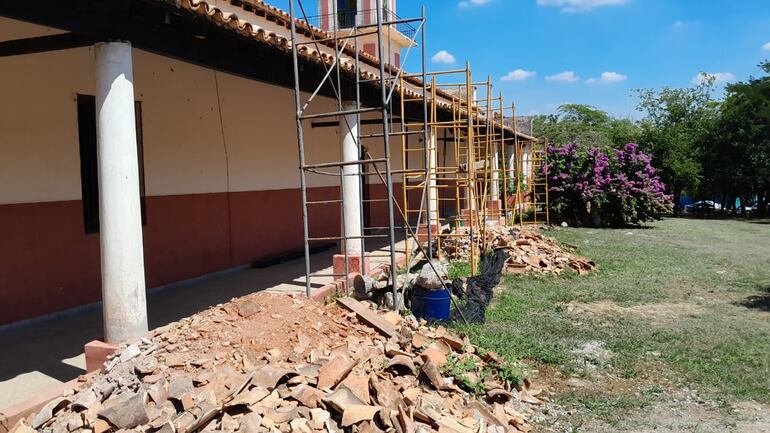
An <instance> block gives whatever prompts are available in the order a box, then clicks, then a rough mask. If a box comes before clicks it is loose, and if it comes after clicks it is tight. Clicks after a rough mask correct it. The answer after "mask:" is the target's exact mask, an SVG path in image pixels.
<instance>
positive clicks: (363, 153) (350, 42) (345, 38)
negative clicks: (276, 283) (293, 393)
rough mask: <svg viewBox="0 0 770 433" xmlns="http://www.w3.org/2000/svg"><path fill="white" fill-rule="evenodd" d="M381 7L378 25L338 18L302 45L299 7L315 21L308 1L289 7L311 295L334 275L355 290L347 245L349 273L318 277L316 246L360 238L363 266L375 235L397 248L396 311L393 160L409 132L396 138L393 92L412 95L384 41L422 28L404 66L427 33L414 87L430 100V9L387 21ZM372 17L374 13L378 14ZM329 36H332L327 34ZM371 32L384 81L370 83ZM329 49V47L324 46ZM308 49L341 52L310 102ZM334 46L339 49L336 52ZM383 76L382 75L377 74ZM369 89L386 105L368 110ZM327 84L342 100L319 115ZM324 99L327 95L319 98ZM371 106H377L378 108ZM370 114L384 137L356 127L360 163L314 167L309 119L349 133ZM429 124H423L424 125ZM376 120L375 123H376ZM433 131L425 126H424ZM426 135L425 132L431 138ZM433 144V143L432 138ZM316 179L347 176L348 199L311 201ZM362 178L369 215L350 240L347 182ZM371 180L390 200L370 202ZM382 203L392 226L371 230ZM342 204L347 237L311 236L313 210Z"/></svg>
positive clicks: (396, 300)
mask: <svg viewBox="0 0 770 433" xmlns="http://www.w3.org/2000/svg"><path fill="white" fill-rule="evenodd" d="M375 2H376V13H375V14H374V15H376V24H359V22H358V20H353V22H351V23H350V24H352V25H351V26H346V28H344V29H342V28H339V27H338V22H337V20H336V19H332V20H330V21H331V22H332V23H333V25H332V29H331V32H330V33H331V34H330V35H329V37H327V38H324V39H315V36H313V35H312V34H311V36H310V41H303V42H300V41H299V37H298V33H297V15H296V13H295V12H296V10H297V9H296V8H298V9H299V11H300V12H301V18H302V20H303V21H305V22H309V20H308V16H307V14H306V11H305V8H304V5H303V1H302V0H290V2H289V14H290V16H291V50H292V57H293V69H294V82H295V86H294V93H295V105H296V128H297V143H298V151H299V163H300V166H299V168H300V189H301V195H302V221H303V237H304V250H305V251H304V252H305V290H306V294H307V296H308V297H310V296H312V286H311V282H310V278H311V275H312V276H314V277H332V278H334V279H342V281H343V285H344V290H345V292H346V294H347V293H349V287H348V276H349V275H350V257H349V255H348V250H347V248H343V251H342V252H343V254H344V268H345V269H344V273H331V274H320V273H312V270H311V264H310V260H311V258H310V252H311V245H310V244H311V243H313V242H331V241H336V242H340V243H344V242H351V241H353V240H356V241H360V242H361V254H362V257H361V261H362V267H363V266H364V264H363V263H364V260H365V259H364V256H365V254H366V246H365V245H366V240H367V239H374V238H387V239H388V243H389V252H390V270H391V272H390V283H391V285H392V293H393V306H394V307H395V308H399V307H400V306H401V305H403V304H402V299H401V298H400V296H401V293H400V288H399V281H398V275H397V274H398V269H397V251H396V234H395V228H396V226H395V218H394V217H395V215H394V205H395V207H397V206H398V203H397V202H396V201H395V200H394V191H393V183H394V182H393V176H394V168H393V164H392V161H391V138H392V137H393V136H394V135H402V136H403V135H404V134H399V133H394V132H393V128H392V123H393V121H394V120H393V105H394V102H393V95H394V92H395V90H396V88H397V87H401V91H400V94H403V92H404V91H405V88H406V87H407V86H406V85H403V84H404V83H403V72H402V70H401V69H400V68H395V67H393V66H392V65H389V67H388V71H387V73H386V67H385V63H386V62H385V60H384V59H390V58H392V55H391V54H392V53H391V51H392V50H391V46H390V41H389V40H388V44H387V47H386V46H385V44H384V37H383V32H384V31H385V30H387V31H394V30H395V26H397V25H403V24H409V23H415V24H416V25H417V28H416V29H415V31H414V34H413V35H412V36H411V37H410V38H408V39H410V41H411V43H410V45H409V46H408V47H407V52H406V54H405V56H404V62H405V61H406V59H408V57H409V54H410V52H411V50H412V47H414V46H416V45H417V44H416V39H417V37H418V35H419V36H421V39H422V41H421V42H422V43H421V44H420V47H421V51H422V53H421V54H422V55H421V61H422V74H421V75H422V77H423V80H422V85H421V86H417V85H415V84H414V83H410V85H409V87H410V89H411V91H412V92H413V93H418V94H419V93H422V99H423V101H425V100H426V96H427V93H426V92H427V91H426V89H425V85H424V83H425V79H424V78H425V76H426V75H425V22H426V19H425V9H424V8H423V9H422V15H421V16H420V17H419V18H413V19H401V18H398V17H395V15H392V14H388V17H387V20H386V19H385V18H386V17H385V16H384V13H383V7H382V0H375ZM332 4H333V5H335V7H334V10H333V13H332V17H336V16H337V15H338V11H337V10H336V2H333V3H332ZM370 12H371V11H370ZM327 33H328V32H327ZM367 35H376V40H377V44H376V45H377V46H376V50H377V53H378V58H379V59H380V61H379V70H378V71H377V74H378V76H377V77H376V78H375V79H372V78H367V77H368V76H370V75H371V74H369V75H366V73H365V71H363V70H362V67H361V61H360V58H359V54H360V47H359V38H361V37H363V36H367ZM322 44H323V45H322ZM301 45H312V46H313V47H314V48H315V49H316V50H317V51H318V52H319V53H324V52H327V51H333V55H331V56H330V57H331V60H330V61H329V62H326V61H324V60H321V63H322V64H323V67H324V70H325V72H326V74H325V76H324V77H323V79H322V80H321V81H320V83H317V85H316V86H315V91H314V92H312V94H311V95H310V97H309V98H308V99H307V100H305V101H303V93H302V90H301V89H302V85H301V74H300V66H299V63H300V61H299V56H300V53H299V51H300V49H299V47H300V46H301ZM330 47H331V48H330ZM346 49H347V50H348V51H349V50H350V49H352V50H353V51H354V54H353V55H352V56H351V55H350V54H346ZM343 58H346V59H347V60H353V66H352V71H353V72H352V75H353V76H354V77H350V76H349V75H350V74H348V75H346V73H345V72H344V71H343V70H342V66H341V65H342V63H343ZM377 74H375V75H377ZM343 80H344V81H345V83H346V84H347V85H351V84H352V85H354V91H353V93H354V94H355V105H354V108H353V109H350V108H347V109H346V108H345V105H346V104H345V103H344V101H343V92H342V84H343ZM397 83H401V84H402V86H397V85H396V84H397ZM362 85H378V87H379V93H380V99H379V101H378V104H376V106H371V107H366V108H365V107H363V105H362V102H361V88H362ZM325 86H328V87H330V88H331V90H332V93H333V95H334V96H335V97H336V108H337V110H336V111H331V112H329V111H324V110H323V109H321V110H320V111H317V110H316V111H314V110H312V107H313V105H312V102H313V101H314V100H315V99H316V97H317V96H318V95H319V94H320V93H321V91H322V89H324V87H325ZM319 99H320V98H319ZM370 105H371V104H370ZM423 110H427V103H426V102H423ZM310 111H313V112H312V114H308V113H309V112H310ZM364 114H367V115H370V116H374V117H375V120H376V123H377V124H378V126H379V127H380V128H381V130H380V131H381V132H378V133H372V134H366V135H362V134H361V131H360V129H359V128H355V134H356V145H357V147H358V159H357V160H355V161H324V162H314V163H312V164H311V163H308V161H307V158H306V157H307V154H306V143H305V136H306V134H305V131H304V128H305V122H307V121H309V120H313V119H323V118H334V117H338V118H339V126H340V127H343V123H344V127H345V128H346V129H347V130H348V131H353V128H351V125H350V122H349V120H348V116H355V119H356V125H360V124H361V116H362V115H364ZM400 117H401V118H402V119H403V118H404V117H405V111H403V110H402V112H401V113H400ZM423 117H424V119H425V118H427V114H425V115H424V116H423ZM424 119H423V120H424ZM370 120H371V119H370ZM422 129H423V130H424V129H425V128H424V127H423V128H422ZM423 135H424V136H425V134H424V133H423ZM363 140H381V142H382V154H383V157H380V158H373V157H372V156H371V153H369V152H368V150H367V149H366V147H365V146H363V145H362V141H363ZM425 141H427V140H425ZM351 167H355V169H353V170H350V168H351ZM367 167H368V168H371V169H372V170H366V171H365V172H362V170H361V168H367ZM310 176H331V177H336V178H338V179H339V187H340V199H337V200H309V199H308V194H309V191H308V178H309V177H310ZM351 176H354V177H357V178H358V185H359V191H360V192H361V195H362V196H361V197H358V199H359V200H358V201H359V203H360V209H359V211H360V212H359V215H360V216H361V221H360V225H361V228H362V230H361V234H360V236H355V237H351V236H346V223H349V222H347V221H345V219H346V218H345V212H344V209H342V206H343V199H342V197H344V195H345V183H346V182H345V178H346V177H351ZM365 176H368V177H371V178H374V179H376V180H377V179H378V180H380V181H381V182H382V184H383V185H384V186H385V189H386V197H385V198H382V199H371V198H368V199H365V198H364V197H363V195H364V187H365V185H364V177H365ZM375 202H387V209H388V210H387V213H388V215H387V219H388V222H387V225H386V226H385V227H366V226H365V221H364V213H365V204H370V205H371V204H372V203H375ZM330 204H331V205H334V204H337V205H339V206H340V213H341V235H337V236H335V235H332V236H329V235H327V236H311V234H310V226H309V220H310V213H311V208H312V207H313V206H317V205H320V206H323V205H330ZM399 211H400V213H401V214H402V216H403V217H404V218H405V219H406V216H405V214H404V212H403V211H402V210H401V209H399ZM382 230H385V231H387V234H380V233H377V232H379V231H382Z"/></svg>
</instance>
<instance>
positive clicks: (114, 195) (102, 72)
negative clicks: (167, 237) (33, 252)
mask: <svg viewBox="0 0 770 433" xmlns="http://www.w3.org/2000/svg"><path fill="white" fill-rule="evenodd" d="M94 51H95V55H96V140H97V149H98V150H97V153H98V165H99V230H100V243H101V265H102V269H101V270H102V300H103V304H104V307H103V308H104V338H105V341H106V342H108V343H119V342H123V341H127V340H131V339H135V338H138V337H140V336H142V335H143V334H144V333H146V332H147V303H146V299H145V285H144V284H145V281H144V250H143V243H142V216H141V208H140V201H139V162H138V157H137V148H136V121H135V118H134V116H135V114H134V84H133V79H134V78H133V72H132V62H131V44H130V43H128V42H105V43H98V44H96V45H95V50H94Z"/></svg>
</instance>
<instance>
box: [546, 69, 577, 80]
mask: <svg viewBox="0 0 770 433" xmlns="http://www.w3.org/2000/svg"><path fill="white" fill-rule="evenodd" d="M545 79H546V80H548V81H564V82H567V83H572V82H575V81H578V80H580V77H578V76H577V75H575V73H574V72H572V71H564V72H559V73H558V74H554V75H549V76H547V77H545Z"/></svg>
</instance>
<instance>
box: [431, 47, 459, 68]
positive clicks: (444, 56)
mask: <svg viewBox="0 0 770 433" xmlns="http://www.w3.org/2000/svg"><path fill="white" fill-rule="evenodd" d="M431 60H432V61H433V63H438V64H441V65H452V64H454V63H455V62H456V61H457V60H455V56H453V55H452V54H450V53H449V51H446V50H441V51H439V52H438V53H436V54H434V55H433V57H432V58H431Z"/></svg>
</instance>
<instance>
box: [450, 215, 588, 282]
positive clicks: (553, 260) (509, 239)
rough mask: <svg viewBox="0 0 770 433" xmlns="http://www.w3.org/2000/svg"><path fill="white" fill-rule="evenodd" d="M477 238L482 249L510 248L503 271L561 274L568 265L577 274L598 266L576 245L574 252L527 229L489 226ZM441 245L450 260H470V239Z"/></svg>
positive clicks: (573, 248)
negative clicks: (484, 233)
mask: <svg viewBox="0 0 770 433" xmlns="http://www.w3.org/2000/svg"><path fill="white" fill-rule="evenodd" d="M474 241H475V242H476V243H477V245H478V247H479V249H480V250H483V249H484V248H487V249H492V250H497V249H506V250H508V252H509V253H510V258H509V259H508V262H507V263H506V266H505V268H504V272H506V273H509V274H524V273H528V272H537V273H550V274H561V273H562V272H563V271H564V270H565V269H566V268H571V269H572V270H574V271H575V272H577V273H578V274H580V275H585V274H588V273H590V272H592V271H593V270H595V269H596V264H595V263H594V262H592V261H591V260H588V259H586V258H583V257H580V256H578V255H575V254H574V250H575V249H576V248H577V247H574V246H569V245H567V247H571V249H572V251H571V252H568V251H565V250H563V249H562V247H560V246H559V244H557V243H556V241H555V240H553V239H551V238H549V237H546V236H543V235H542V234H540V233H537V232H534V231H530V230H526V229H519V228H513V227H508V226H504V225H496V226H487V227H486V235H485V237H484V238H483V239H482V238H481V236H478V235H476V236H474ZM441 248H442V250H443V251H444V253H445V254H446V255H447V258H449V259H450V260H458V259H459V260H468V257H469V256H470V239H469V237H450V238H447V239H446V240H442V245H441Z"/></svg>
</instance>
